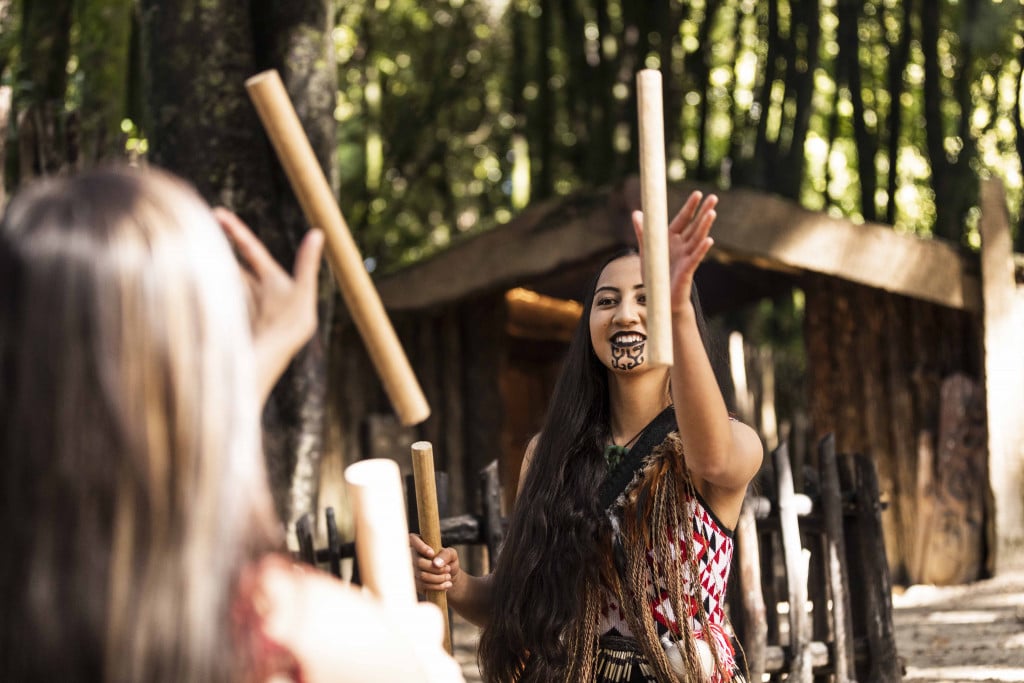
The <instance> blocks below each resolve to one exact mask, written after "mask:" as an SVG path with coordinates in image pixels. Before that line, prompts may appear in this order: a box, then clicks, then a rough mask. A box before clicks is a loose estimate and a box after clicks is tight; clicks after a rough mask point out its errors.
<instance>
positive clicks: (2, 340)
mask: <svg viewBox="0 0 1024 683" xmlns="http://www.w3.org/2000/svg"><path fill="white" fill-rule="evenodd" d="M0 292H3V295H2V297H0V298H2V300H3V301H2V302H0V448H2V451H0V457H2V460H3V463H2V466H0V481H2V485H0V486H2V488H0V499H2V502H0V524H2V525H3V527H4V528H5V529H6V530H7V531H8V533H9V534H10V535H11V537H12V538H13V541H14V542H13V543H10V542H8V543H6V544H5V545H6V548H5V552H4V557H3V559H2V560H0V613H3V614H4V615H5V617H4V622H5V623H4V624H3V625H2V626H0V679H4V680H105V681H186V680H187V681H213V680H218V681H222V680H229V679H235V680H237V679H238V677H239V676H238V673H239V671H240V670H241V669H244V668H245V667H246V665H247V662H246V660H245V656H244V654H243V655H241V656H236V655H235V654H234V653H235V652H236V650H237V648H236V644H235V642H234V638H233V632H234V626H233V624H232V617H231V613H232V601H233V599H234V593H235V589H236V587H237V582H238V578H239V573H240V571H241V569H242V568H243V567H244V566H245V565H246V564H247V563H248V562H250V561H251V560H252V559H254V558H256V557H257V556H259V555H260V554H262V553H264V552H266V551H267V550H268V549H270V548H273V547H276V546H278V545H279V544H280V542H281V531H280V527H279V525H278V524H277V521H276V519H275V518H274V515H273V510H272V506H271V501H270V494H269V491H268V488H267V483H266V474H265V471H264V465H263V459H262V456H261V450H260V443H259V417H258V410H259V406H258V405H257V398H256V396H257V392H256V386H255V379H254V367H253V354H252V344H251V339H250V336H249V322H248V318H247V314H246V309H245V298H244V294H243V285H242V281H241V277H240V273H239V268H238V265H237V264H236V262H235V260H234V258H233V256H232V253H231V250H230V247H229V245H228V243H227V240H226V239H225V237H224V235H223V234H222V232H221V230H220V229H219V227H218V225H217V224H216V222H215V220H214V218H213V216H212V214H211V212H210V210H209V208H208V207H207V206H206V204H205V203H204V202H203V201H202V200H201V199H200V198H199V196H198V195H197V194H196V193H195V192H194V190H192V189H191V188H190V187H188V186H187V185H186V184H185V183H183V182H182V181H180V180H178V179H176V178H174V177H172V176H170V175H168V174H166V173H163V172H160V171H156V170H148V171H136V170H130V169H124V168H115V169H106V170H99V171H93V172H89V173H85V174H82V175H79V176H77V177H73V178H69V179H61V180H52V181H48V182H44V183H42V184H40V185H37V186H35V187H32V188H29V189H27V190H26V191H24V192H22V193H21V194H20V195H19V196H18V197H16V198H15V199H14V201H13V202H12V204H11V206H10V207H9V209H8V211H7V213H6V215H5V217H4V220H3V225H2V229H0Z"/></svg>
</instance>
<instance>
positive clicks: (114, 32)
mask: <svg viewBox="0 0 1024 683" xmlns="http://www.w3.org/2000/svg"><path fill="white" fill-rule="evenodd" d="M134 11H135V2H134V1H133V0H102V1H100V0H79V2H78V35H79V38H78V50H77V53H78V64H79V67H78V68H79V71H80V72H81V74H82V106H81V114H80V119H81V137H80V142H79V157H80V162H81V163H83V164H94V163H96V162H98V161H103V160H107V159H118V158H121V157H123V156H124V151H125V150H124V134H123V133H122V132H121V121H122V119H124V118H125V113H126V110H127V105H128V83H129V73H130V71H131V69H130V67H129V59H130V56H131V34H132V13H133V12H134Z"/></svg>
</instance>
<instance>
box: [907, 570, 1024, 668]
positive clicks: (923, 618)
mask: <svg viewBox="0 0 1024 683" xmlns="http://www.w3.org/2000/svg"><path fill="white" fill-rule="evenodd" d="M893 607H894V608H895V622H896V648H897V652H899V655H900V657H901V658H902V659H903V662H904V664H905V665H906V668H907V675H906V678H905V679H904V680H907V681H921V682H933V683H940V682H942V683H947V682H949V683H959V682H960V681H970V682H976V681H1024V570H1019V571H1014V572H1008V573H1006V574H1002V575H1000V576H997V577H996V578H993V579H988V580H985V581H979V582H977V583H973V584H968V585H966V586H950V587H946V588H937V587H935V586H911V587H910V588H909V589H908V590H906V591H905V592H903V593H902V594H900V593H897V594H896V595H894V596H893Z"/></svg>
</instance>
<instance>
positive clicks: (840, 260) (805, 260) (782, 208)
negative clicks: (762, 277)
mask: <svg viewBox="0 0 1024 683" xmlns="http://www.w3.org/2000/svg"><path fill="white" fill-rule="evenodd" d="M708 190H709V191H713V192H716V193H717V194H718V195H719V196H720V197H721V201H720V202H719V204H718V208H717V211H718V220H716V221H715V226H714V228H712V236H713V237H714V238H715V248H714V250H713V251H712V256H713V257H715V258H718V259H720V260H725V261H730V260H732V261H735V260H738V261H744V262H748V263H752V264H754V265H758V266H760V267H764V268H769V269H774V270H781V271H785V272H792V271H793V270H800V271H810V272H813V273H821V274H823V275H831V276H833V277H837V278H840V279H843V280H848V281H850V282H856V283H859V284H862V285H867V286H869V287H875V288H877V289H882V290H885V291H888V292H893V293H894V294H902V295H904V296H909V297H911V298H914V299H922V300H924V301H930V302H932V303H936V304H940V305H942V306H948V307H950V308H956V309H966V310H968V311H971V312H974V313H977V312H980V311H981V289H980V285H979V282H978V278H977V276H975V275H974V274H973V273H972V272H971V268H970V264H969V263H968V260H967V259H966V258H965V257H964V256H963V255H961V254H960V253H959V252H958V250H957V248H956V247H955V246H953V245H951V244H949V243H946V242H943V241H940V240H934V239H922V238H919V237H915V236H912V235H905V234H902V233H898V232H896V231H895V230H893V229H892V228H891V227H889V226H886V225H881V224H878V223H863V224H857V223H854V222H853V221H850V220H847V219H844V218H834V217H832V216H829V215H827V214H824V213H821V212H819V211H810V210H808V209H805V208H803V207H801V206H800V205H798V204H795V203H793V202H791V201H788V200H786V199H783V198H781V197H776V196H774V195H769V194H766V193H764V192H757V191H754V190H746V189H736V190H726V191H720V190H714V189H713V188H708ZM688 191H689V188H688V187H683V186H674V187H673V188H671V189H670V194H669V205H670V206H681V205H682V202H683V201H684V199H685V197H686V194H687V193H688Z"/></svg>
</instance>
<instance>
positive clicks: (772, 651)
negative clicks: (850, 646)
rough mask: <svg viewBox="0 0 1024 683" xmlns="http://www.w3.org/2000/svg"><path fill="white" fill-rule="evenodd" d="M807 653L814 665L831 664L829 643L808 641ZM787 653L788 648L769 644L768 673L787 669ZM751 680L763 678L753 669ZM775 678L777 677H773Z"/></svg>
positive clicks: (765, 669) (767, 650) (816, 666)
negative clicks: (755, 675)
mask: <svg viewBox="0 0 1024 683" xmlns="http://www.w3.org/2000/svg"><path fill="white" fill-rule="evenodd" d="M807 654H808V659H809V660H810V663H811V666H812V667H815V668H818V667H827V666H828V665H829V657H828V645H827V644H826V643H823V642H821V641H817V640H813V641H811V642H809V643H807ZM786 655H787V652H786V648H784V647H780V646H778V645H769V646H768V647H767V648H766V649H765V668H764V671H765V672H766V673H768V672H771V673H776V672H780V671H785V670H786V661H787V660H786ZM750 680H751V682H752V683H753V681H760V680H761V679H760V678H754V675H753V671H751V675H750ZM773 680H775V679H774V678H773Z"/></svg>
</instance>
